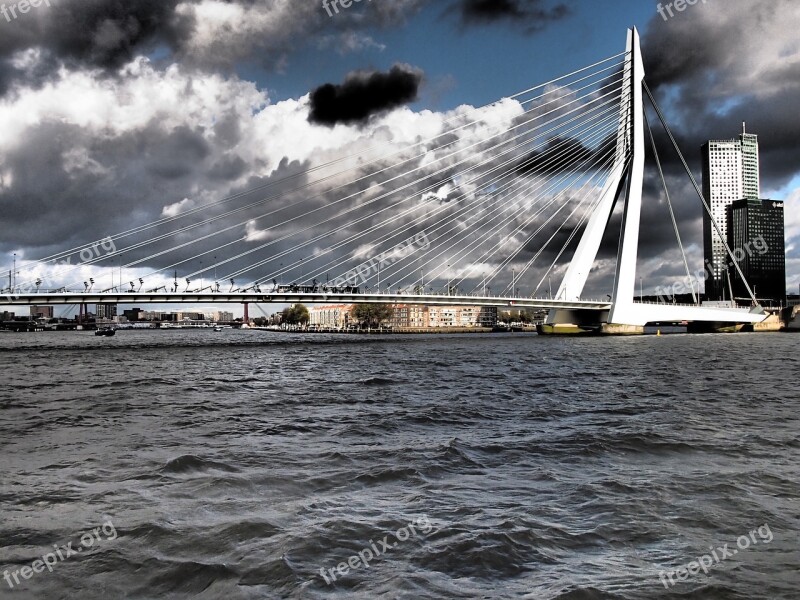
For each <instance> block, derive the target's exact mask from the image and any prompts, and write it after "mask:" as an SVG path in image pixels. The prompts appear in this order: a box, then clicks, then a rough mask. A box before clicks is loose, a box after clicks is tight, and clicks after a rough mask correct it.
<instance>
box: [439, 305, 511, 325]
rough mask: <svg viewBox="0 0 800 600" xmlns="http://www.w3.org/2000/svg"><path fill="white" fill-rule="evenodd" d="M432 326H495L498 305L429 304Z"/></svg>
mask: <svg viewBox="0 0 800 600" xmlns="http://www.w3.org/2000/svg"><path fill="white" fill-rule="evenodd" d="M427 308H428V320H429V326H430V327H494V326H495V325H497V307H494V306H429V307H427Z"/></svg>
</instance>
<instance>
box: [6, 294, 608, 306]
mask: <svg viewBox="0 0 800 600" xmlns="http://www.w3.org/2000/svg"><path fill="white" fill-rule="evenodd" d="M208 303H213V304H244V303H250V304H296V303H304V304H367V303H381V304H427V305H436V306H497V307H503V306H506V307H512V306H513V307H514V308H534V309H542V310H548V309H551V308H563V309H572V310H609V309H610V308H611V304H610V303H609V302H600V301H595V300H576V301H564V300H551V299H547V298H506V297H484V296H480V297H479V296H444V295H436V294H430V295H424V294H423V295H414V294H368V293H365V294H341V293H336V294H334V293H322V292H320V293H305V292H297V293H294V292H292V293H287V292H280V293H259V292H247V293H237V292H233V293H225V292H220V293H205V292H204V293H193V292H176V293H137V292H132V293H97V292H60V293H40V294H17V295H6V296H0V304H8V305H46V304H208Z"/></svg>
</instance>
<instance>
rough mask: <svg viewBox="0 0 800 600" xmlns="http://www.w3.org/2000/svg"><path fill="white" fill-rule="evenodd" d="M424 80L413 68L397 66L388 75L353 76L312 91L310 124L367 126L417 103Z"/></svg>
mask: <svg viewBox="0 0 800 600" xmlns="http://www.w3.org/2000/svg"><path fill="white" fill-rule="evenodd" d="M422 79H423V74H422V71H420V70H419V69H415V68H414V67H411V66H409V65H395V66H393V67H392V68H391V69H390V70H389V71H388V72H387V73H381V72H378V71H357V72H354V73H350V74H348V75H347V77H346V78H345V80H344V83H342V84H340V85H334V84H331V83H328V84H325V85H323V86H320V87H318V88H317V89H315V90H314V91H313V92H311V96H310V114H309V117H308V118H309V121H311V122H312V123H317V124H320V125H327V126H329V127H332V126H334V125H336V124H338V123H344V124H347V125H352V124H362V125H363V124H364V123H365V122H366V121H368V120H369V118H370V117H371V116H373V115H381V114H384V113H386V112H388V111H391V110H393V109H395V108H398V107H400V106H403V105H405V104H408V103H410V102H413V101H414V100H416V99H417V94H418V93H419V88H420V85H421V83H422Z"/></svg>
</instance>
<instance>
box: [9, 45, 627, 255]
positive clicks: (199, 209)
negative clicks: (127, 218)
mask: <svg viewBox="0 0 800 600" xmlns="http://www.w3.org/2000/svg"><path fill="white" fill-rule="evenodd" d="M625 56H626V53H625V52H622V53H619V54H616V55H614V56H610V57H608V58H605V59H603V60H600V61H598V62H596V63H593V64H591V65H588V66H586V67H583V68H581V69H577V70H576V71H573V72H571V73H568V74H567V75H563V76H561V77H557V78H555V79H552V80H550V81H548V82H546V83H542V84H539V85H537V86H534V87H532V88H529V89H527V90H523V91H521V92H517V93H515V94H512V95H510V96H507V97H504V98H501V99H500V100H498V101H495V102H491V103H489V104H486V105H483V106H480V107H476V108H474V109H473V110H474V112H476V113H478V112H480V111H485V110H486V109H489V108H491V107H493V106H496V105H497V104H499V103H500V102H503V101H505V100H517V101H518V102H519V103H520V104H521V105H522V106H525V105H526V104H529V103H532V102H535V101H536V100H538V99H541V98H543V97H544V96H547V95H548V94H551V93H554V92H556V91H559V90H561V89H563V88H564V87H567V86H571V85H575V84H576V83H579V82H583V81H586V80H589V79H591V78H593V77H596V76H598V75H599V74H602V73H605V72H608V71H613V70H614V69H616V68H617V67H618V66H620V65H621V64H623V63H624V59H625ZM619 58H623V61H622V62H615V63H614V64H612V65H607V63H609V62H611V61H616V60H617V59H619ZM602 65H607V66H605V67H603V68H601V69H598V70H596V71H594V72H593V73H591V74H589V75H586V76H584V77H581V78H579V79H577V80H574V81H568V82H566V83H562V85H561V86H558V87H555V88H550V89H549V90H548V91H545V92H543V93H542V94H540V95H538V96H534V97H533V98H530V99H526V100H521V98H522V97H523V96H526V95H528V94H530V93H532V92H535V91H537V90H547V88H548V87H550V86H553V85H554V84H556V83H559V82H565V81H566V80H569V79H571V78H572V77H574V76H575V75H579V74H581V73H585V72H586V71H589V70H591V69H594V68H595V67H600V66H602ZM459 118H461V117H460V115H456V116H454V117H451V118H449V119H447V120H446V121H444V123H443V125H444V126H446V125H447V124H449V123H451V122H453V121H456V120H458V119H459ZM479 122H480V120H479V119H476V120H474V121H471V122H468V123H466V124H462V125H460V126H459V127H457V128H455V129H453V128H446V129H445V130H444V131H443V132H442V133H440V134H438V135H436V136H433V137H430V138H427V139H425V140H422V141H419V142H416V143H415V144H412V145H410V146H408V147H406V148H402V149H399V150H395V151H392V152H390V153H387V154H385V155H382V156H380V157H377V158H373V159H371V160H370V161H369V162H368V163H366V164H358V166H357V167H352V168H351V169H348V171H350V170H356V169H359V170H360V169H363V168H364V167H365V166H370V165H373V164H381V163H383V162H385V161H386V160H387V159H389V158H392V157H395V156H399V155H400V156H402V155H403V154H404V153H406V152H408V151H409V150H411V149H413V148H417V147H425V146H427V144H429V143H431V142H433V141H435V140H437V139H439V138H442V137H446V136H447V137H449V136H451V135H452V133H454V132H455V131H459V130H461V129H465V128H467V127H470V126H472V125H475V124H476V123H479ZM446 145H447V144H446ZM446 145H445V146H446ZM442 147H444V146H442ZM372 151H373V149H372V148H367V149H364V150H362V151H360V152H358V153H356V154H353V155H348V156H343V157H339V158H336V159H334V160H331V161H328V162H327V163H324V164H321V165H317V166H314V167H310V168H308V169H305V170H303V171H301V172H299V173H295V174H293V175H289V176H287V177H283V178H281V179H279V180H277V181H273V182H269V183H267V184H264V185H261V186H255V187H253V188H250V189H248V190H244V191H242V192H239V193H236V194H232V195H229V196H227V197H225V198H222V199H220V200H217V201H215V202H211V203H208V204H203V205H201V206H197V207H195V208H193V209H188V210H186V211H183V212H182V213H180V214H178V215H174V216H170V217H164V218H162V219H157V220H155V221H151V222H149V223H146V224H143V225H139V226H136V227H133V228H131V229H128V230H125V231H122V232H118V233H116V234H114V235H113V236H109V237H110V238H111V240H113V241H115V242H116V241H118V240H120V239H122V238H124V237H128V236H131V235H135V234H137V233H141V232H142V231H146V230H147V229H152V228H154V227H158V226H159V225H164V224H167V223H171V222H174V221H176V220H179V219H183V218H186V217H188V216H191V215H194V214H196V213H200V212H204V211H207V210H209V209H211V208H214V207H216V206H220V205H222V204H225V203H227V202H231V201H232V200H235V199H238V198H241V197H243V196H246V195H248V194H251V193H254V192H257V191H261V190H264V189H268V188H270V187H275V186H279V185H281V184H284V183H286V182H288V181H291V180H294V179H297V178H300V177H303V176H306V175H308V174H310V173H314V172H316V171H319V170H322V169H324V168H326V167H329V166H332V165H335V164H339V163H341V162H345V161H348V160H355V159H358V158H360V157H364V156H366V157H369V156H370V155H371V153H372ZM429 151H430V150H428V149H426V150H425V152H423V154H422V155H418V156H417V157H412V158H411V159H408V160H414V159H415V158H420V157H421V156H423V155H424V154H425V153H426V152H429ZM377 172H381V171H377ZM374 174H375V173H371V174H370V175H369V176H373V175H374ZM337 175H338V174H337ZM326 179H327V178H326ZM317 183H320V181H314V182H311V183H309V184H307V185H304V186H302V187H301V188H297V189H305V188H306V187H308V186H310V185H315V184H317ZM295 191H296V190H295ZM251 206H254V205H251ZM104 239H107V238H104ZM101 241H102V240H94V242H89V243H87V244H81V245H79V246H75V247H73V248H71V249H69V250H63V251H61V252H57V253H55V254H51V255H49V256H44V257H41V258H38V259H37V262H41V263H46V262H52V261H56V260H60V259H65V258H67V257H68V256H70V255H71V254H75V253H80V251H81V250H90V249H92V248H93V246H94V245H97V244H99V243H100V242H101ZM9 268H10V266H9Z"/></svg>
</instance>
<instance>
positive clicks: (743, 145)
mask: <svg viewBox="0 0 800 600" xmlns="http://www.w3.org/2000/svg"><path fill="white" fill-rule="evenodd" d="M702 151H703V194H704V196H705V198H706V200H707V201H708V203H709V205H710V209H711V215H709V214H708V213H704V215H703V217H704V218H703V244H704V254H705V262H706V269H707V272H708V274H709V277H708V279H707V280H706V299H707V300H711V301H719V300H723V301H724V300H731V301H735V300H739V301H748V300H749V297H750V294H748V292H747V286H746V285H745V281H743V280H742V276H741V274H740V272H739V269H737V268H736V266H735V264H734V262H733V260H732V259H731V258H730V256H729V254H728V250H727V249H726V248H725V243H727V245H728V248H729V249H730V250H731V251H732V253H733V255H734V257H735V258H736V261H737V262H738V264H739V267H740V269H741V272H742V273H743V274H744V277H745V280H746V281H747V283H749V285H750V287H751V289H752V290H753V292H754V293H755V295H756V296H757V298H758V299H759V300H765V301H768V302H772V303H774V304H776V305H777V304H781V305H786V301H787V297H786V249H785V241H784V237H785V234H784V207H783V202H782V201H778V200H765V199H763V198H761V175H760V159H759V149H758V136H757V135H753V134H750V133H747V129H746V127H745V126H744V125H743V126H742V133H741V135H740V136H739V138H738V139H731V140H711V141H709V142H708V143H706V144H705V145H704V146H703V149H702ZM712 215H713V218H714V221H715V222H716V224H717V226H718V228H717V227H714V223H713V222H712V220H711V216H712Z"/></svg>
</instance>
